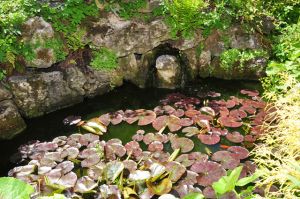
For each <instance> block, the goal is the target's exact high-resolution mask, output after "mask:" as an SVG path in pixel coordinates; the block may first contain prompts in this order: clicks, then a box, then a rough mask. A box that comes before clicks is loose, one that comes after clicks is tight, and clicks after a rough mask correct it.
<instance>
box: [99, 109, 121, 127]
mask: <svg viewBox="0 0 300 199" xmlns="http://www.w3.org/2000/svg"><path fill="white" fill-rule="evenodd" d="M123 118H124V111H122V110H119V111H116V112H113V113H106V114H104V115H101V116H100V117H99V119H100V121H101V122H102V123H103V124H105V125H106V126H108V125H109V124H110V123H112V124H113V125H117V124H120V123H121V122H122V121H123Z"/></svg>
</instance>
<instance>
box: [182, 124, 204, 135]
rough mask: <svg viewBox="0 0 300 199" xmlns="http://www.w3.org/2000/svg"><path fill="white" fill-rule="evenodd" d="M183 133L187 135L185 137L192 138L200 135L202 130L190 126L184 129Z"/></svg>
mask: <svg viewBox="0 0 300 199" xmlns="http://www.w3.org/2000/svg"><path fill="white" fill-rule="evenodd" d="M182 132H183V133H185V136H187V137H192V136H194V135H197V134H199V133H200V130H199V129H198V128H197V127H194V126H189V127H185V128H184V129H182Z"/></svg>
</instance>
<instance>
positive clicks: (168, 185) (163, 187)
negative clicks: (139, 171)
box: [146, 178, 172, 196]
mask: <svg viewBox="0 0 300 199" xmlns="http://www.w3.org/2000/svg"><path fill="white" fill-rule="evenodd" d="M146 184H147V187H148V189H149V191H150V192H151V193H153V194H155V195H159V196H160V195H163V194H166V193H169V192H170V191H171V189H172V182H171V180H170V179H169V178H164V179H162V180H161V181H159V182H154V183H153V182H150V181H147V183H146Z"/></svg>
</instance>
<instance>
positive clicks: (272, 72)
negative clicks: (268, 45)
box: [262, 21, 300, 96]
mask: <svg viewBox="0 0 300 199" xmlns="http://www.w3.org/2000/svg"><path fill="white" fill-rule="evenodd" d="M299 29H300V21H299V22H298V23H297V24H294V25H291V26H288V27H287V28H286V29H285V31H284V32H283V34H282V35H280V36H279V37H278V43H277V45H276V46H275V47H274V49H275V55H276V57H275V58H276V60H275V61H271V62H270V63H269V64H268V67H267V71H266V72H267V75H268V77H266V78H264V79H262V82H263V86H264V89H265V90H266V91H268V93H272V96H276V95H275V94H277V95H282V94H284V93H285V90H287V89H288V86H287V85H286V83H285V82H286V76H287V75H289V76H292V77H294V78H295V79H296V80H297V81H300V30H299ZM286 73H287V74H286Z"/></svg>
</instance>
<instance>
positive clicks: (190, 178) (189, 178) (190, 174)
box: [179, 170, 199, 185]
mask: <svg viewBox="0 0 300 199" xmlns="http://www.w3.org/2000/svg"><path fill="white" fill-rule="evenodd" d="M198 176H199V175H198V174H197V173H196V172H194V171H190V170H187V172H186V176H185V177H184V178H183V179H181V180H180V181H179V185H195V184H196V183H197V177H198Z"/></svg>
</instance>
